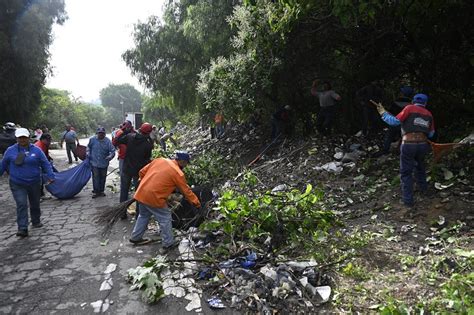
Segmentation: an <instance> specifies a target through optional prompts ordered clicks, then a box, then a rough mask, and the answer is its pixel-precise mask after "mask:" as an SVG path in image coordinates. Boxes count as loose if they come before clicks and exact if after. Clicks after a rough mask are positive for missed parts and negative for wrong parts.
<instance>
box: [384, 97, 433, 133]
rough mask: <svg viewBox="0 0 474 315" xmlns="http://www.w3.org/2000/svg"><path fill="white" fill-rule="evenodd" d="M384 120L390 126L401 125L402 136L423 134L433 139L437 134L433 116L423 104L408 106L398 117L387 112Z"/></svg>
mask: <svg viewBox="0 0 474 315" xmlns="http://www.w3.org/2000/svg"><path fill="white" fill-rule="evenodd" d="M382 119H383V121H385V122H386V123H387V124H389V125H390V126H394V127H396V126H400V125H401V126H402V134H406V133H412V132H423V133H425V134H426V135H427V136H428V138H432V137H433V135H434V132H435V129H434V120H433V116H432V115H431V113H430V111H429V110H427V109H426V108H425V106H424V105H422V104H410V105H407V106H406V107H405V108H403V110H402V111H401V112H400V113H399V114H398V115H397V116H393V115H392V114H390V113H388V112H385V113H383V114H382Z"/></svg>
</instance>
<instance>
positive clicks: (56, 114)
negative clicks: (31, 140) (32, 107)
mask: <svg viewBox="0 0 474 315" xmlns="http://www.w3.org/2000/svg"><path fill="white" fill-rule="evenodd" d="M41 125H46V126H47V127H48V128H49V129H50V130H51V132H52V133H53V135H55V136H56V137H57V136H58V135H59V134H60V132H62V131H63V130H64V127H65V126H66V125H72V126H74V128H75V129H76V131H77V132H78V133H79V134H80V135H89V134H93V133H94V132H95V130H96V129H97V127H99V126H104V127H111V126H112V124H111V123H110V122H109V119H108V117H107V114H106V111H105V109H104V108H103V107H102V106H99V105H92V104H86V103H82V102H78V101H77V100H74V99H73V98H72V97H71V95H70V94H69V92H67V91H61V90H56V89H47V88H44V89H42V91H41V102H40V107H39V110H38V111H37V113H36V115H35V116H34V117H33V118H32V122H31V125H30V127H36V126H41Z"/></svg>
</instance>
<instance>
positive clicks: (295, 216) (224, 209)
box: [203, 185, 335, 246]
mask: <svg viewBox="0 0 474 315" xmlns="http://www.w3.org/2000/svg"><path fill="white" fill-rule="evenodd" d="M321 198H322V192H321V191H319V190H314V191H313V187H312V186H311V185H308V186H307V187H306V190H305V191H304V192H301V191H299V190H297V189H294V190H292V191H290V192H284V193H277V194H272V193H270V192H267V193H264V194H260V193H256V194H255V195H253V196H247V195H244V194H239V193H237V192H235V191H233V190H228V191H225V192H224V193H223V194H222V196H221V197H220V199H219V201H218V207H217V208H216V210H217V211H219V214H220V215H221V220H219V221H211V222H209V223H205V224H204V227H203V228H205V229H210V230H213V229H216V228H221V229H222V230H223V231H224V233H225V234H226V236H227V237H228V239H229V241H244V240H245V241H247V242H250V243H252V242H255V243H256V244H258V245H259V246H261V244H262V242H261V241H262V240H265V238H264V237H268V236H272V237H274V238H275V239H280V241H279V242H280V243H281V244H276V245H285V244H297V245H302V246H306V245H307V244H308V243H310V244H311V245H312V244H313V242H314V243H321V242H322V241H323V240H324V235H326V234H327V231H328V229H329V228H330V227H331V226H333V224H334V223H335V217H334V214H333V212H332V211H327V210H321V209H318V208H317V202H318V201H320V199H321ZM321 233H322V234H321ZM281 238H284V239H281Z"/></svg>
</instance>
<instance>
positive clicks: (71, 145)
mask: <svg viewBox="0 0 474 315" xmlns="http://www.w3.org/2000/svg"><path fill="white" fill-rule="evenodd" d="M71 152H72V154H73V155H74V159H76V162H77V155H76V143H75V142H72V143H67V142H66V153H67V159H68V161H69V164H71V163H72V157H71Z"/></svg>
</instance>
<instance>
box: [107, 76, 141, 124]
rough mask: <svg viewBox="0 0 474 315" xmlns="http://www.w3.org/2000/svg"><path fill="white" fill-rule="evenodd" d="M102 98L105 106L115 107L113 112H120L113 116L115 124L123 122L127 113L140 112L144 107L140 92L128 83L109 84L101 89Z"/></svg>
mask: <svg viewBox="0 0 474 315" xmlns="http://www.w3.org/2000/svg"><path fill="white" fill-rule="evenodd" d="M100 100H101V102H102V105H103V106H104V107H106V108H110V109H114V111H113V112H112V113H115V114H116V113H117V112H118V113H120V114H119V115H117V116H114V117H113V118H114V120H113V125H115V126H116V125H119V124H121V123H122V122H123V119H124V114H125V113H127V112H140V111H141V108H142V96H141V94H140V92H139V91H137V89H135V88H134V87H133V86H132V85H130V84H128V83H125V84H118V85H117V84H109V85H108V86H107V87H105V88H103V89H102V90H100Z"/></svg>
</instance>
